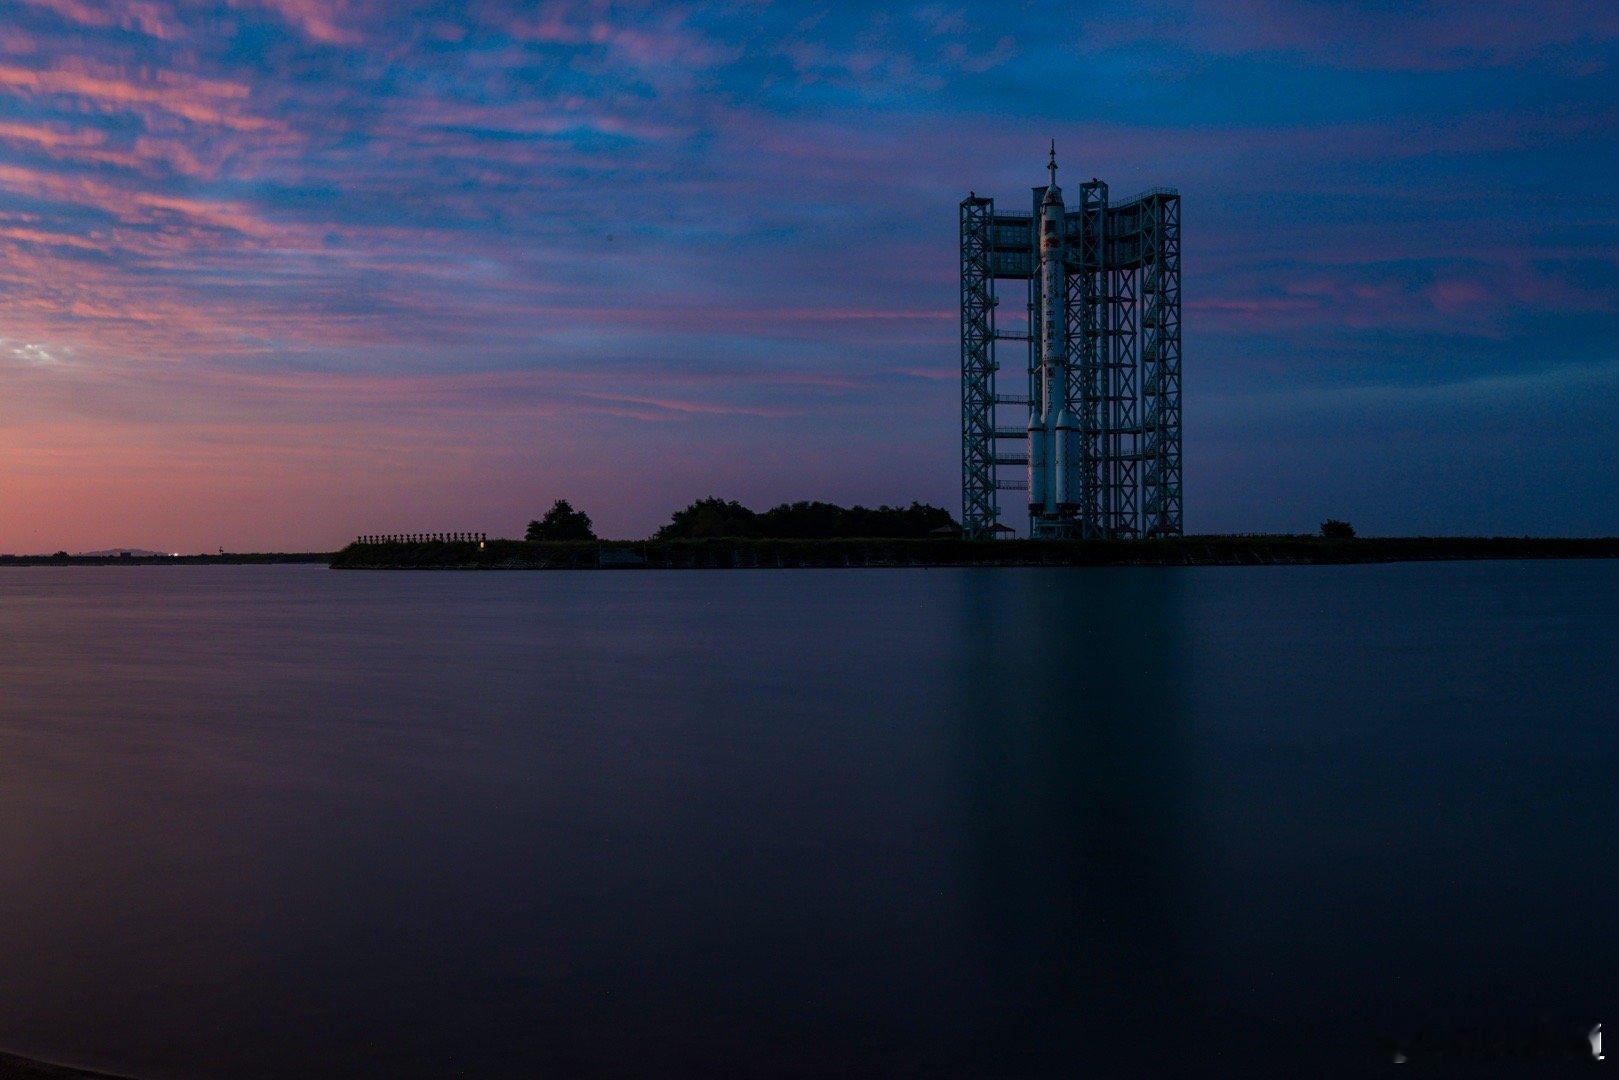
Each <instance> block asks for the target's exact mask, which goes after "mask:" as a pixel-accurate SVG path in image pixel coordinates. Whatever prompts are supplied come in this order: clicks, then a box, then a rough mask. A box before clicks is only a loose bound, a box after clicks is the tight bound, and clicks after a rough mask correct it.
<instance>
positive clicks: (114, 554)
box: [77, 548, 174, 559]
mask: <svg viewBox="0 0 1619 1080" xmlns="http://www.w3.org/2000/svg"><path fill="white" fill-rule="evenodd" d="M126 552H127V553H128V554H129V555H132V556H137V557H140V558H151V557H152V556H154V555H172V554H174V553H173V552H172V551H147V550H146V549H145V548H108V549H107V550H105V551H81V552H79V553H78V556H77V557H78V558H81V559H116V558H118V557H119V556H121V555H123V554H125V553H126Z"/></svg>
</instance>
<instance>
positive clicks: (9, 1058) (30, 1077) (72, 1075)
mask: <svg viewBox="0 0 1619 1080" xmlns="http://www.w3.org/2000/svg"><path fill="white" fill-rule="evenodd" d="M0 1080H134V1078H133V1077H129V1076H125V1075H122V1074H119V1073H108V1072H95V1071H93V1070H91V1069H78V1068H74V1067H73V1066H71V1065H57V1064H54V1063H52V1062H49V1061H38V1060H35V1059H34V1058H27V1057H19V1056H18V1055H16V1054H8V1053H5V1052H4V1051H0Z"/></svg>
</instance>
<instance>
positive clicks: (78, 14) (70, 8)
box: [21, 0, 180, 40]
mask: <svg viewBox="0 0 1619 1080" xmlns="http://www.w3.org/2000/svg"><path fill="white" fill-rule="evenodd" d="M21 2H22V3H25V4H29V5H32V6H33V7H37V8H43V9H45V10H47V11H51V12H54V13H55V14H57V15H60V16H61V17H62V18H64V19H67V20H69V21H71V22H75V23H78V24H79V25H81V26H91V27H107V28H110V27H116V28H118V29H122V30H138V31H140V32H141V33H143V34H146V35H148V36H150V37H155V38H161V39H163V40H170V39H173V38H175V37H178V36H179V33H180V24H179V22H178V20H177V19H176V18H175V14H174V10H173V8H172V7H170V6H169V5H167V4H161V3H154V2H152V0H21Z"/></svg>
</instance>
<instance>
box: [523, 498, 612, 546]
mask: <svg viewBox="0 0 1619 1080" xmlns="http://www.w3.org/2000/svg"><path fill="white" fill-rule="evenodd" d="M524 539H527V540H594V539H596V534H595V532H593V531H592V530H591V527H590V515H589V514H587V513H585V512H584V511H583V510H575V509H574V508H573V505H572V504H571V503H569V502H568V500H567V499H558V500H557V501H556V502H555V503H553V504H552V506H551V509H549V510H547V511H546V512H545V516H544V517H542V518H541V519H540V520H538V521H531V522H529V523H528V533H527V534H526V536H525V537H524Z"/></svg>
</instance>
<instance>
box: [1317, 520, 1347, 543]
mask: <svg viewBox="0 0 1619 1080" xmlns="http://www.w3.org/2000/svg"><path fill="white" fill-rule="evenodd" d="M1321 535H1322V536H1324V537H1326V538H1327V539H1328V540H1353V539H1354V538H1355V527H1354V526H1353V525H1351V524H1349V522H1347V521H1339V520H1338V519H1337V518H1328V519H1327V520H1325V521H1323V522H1322V523H1321Z"/></svg>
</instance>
